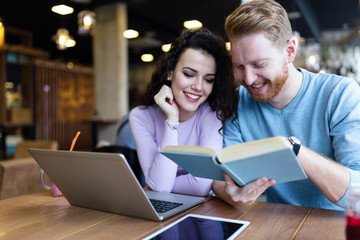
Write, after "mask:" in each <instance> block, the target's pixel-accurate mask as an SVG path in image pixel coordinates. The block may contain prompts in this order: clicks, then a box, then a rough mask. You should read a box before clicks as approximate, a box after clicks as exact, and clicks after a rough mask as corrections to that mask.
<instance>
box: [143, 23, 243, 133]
mask: <svg viewBox="0 0 360 240" xmlns="http://www.w3.org/2000/svg"><path fill="white" fill-rule="evenodd" d="M188 48H192V49H195V50H201V51H205V52H206V53H208V54H210V55H211V56H213V57H214V59H215V62H216V75H215V81H214V86H213V90H212V92H211V94H210V95H209V97H208V98H207V100H206V101H207V102H208V104H209V106H210V107H211V109H212V110H213V111H215V112H216V116H217V118H218V119H219V120H221V122H222V128H221V129H223V128H224V125H225V121H226V120H228V119H230V118H231V117H233V118H232V119H234V118H235V117H236V116H237V104H238V91H237V90H236V84H235V75H234V71H233V65H232V62H231V57H230V53H229V51H228V50H227V49H226V46H225V41H224V39H223V38H222V37H220V36H219V35H217V34H215V33H212V32H211V31H209V30H208V29H206V28H199V29H196V30H189V29H185V30H183V31H182V33H181V35H180V36H179V37H178V38H177V39H176V40H175V41H174V42H173V43H172V44H171V48H170V50H169V51H168V52H167V53H163V54H162V55H161V56H160V59H159V61H158V62H157V65H156V68H155V70H154V72H153V74H152V77H151V82H150V83H149V85H148V86H147V90H146V92H145V93H144V95H143V96H142V97H141V98H140V99H139V105H143V106H150V105H152V104H155V101H154V96H155V95H156V94H157V93H158V92H159V91H160V88H161V87H162V86H163V85H164V84H165V85H167V86H169V87H171V81H168V80H167V77H168V76H169V73H170V72H171V71H172V70H174V69H175V66H176V64H177V63H178V60H179V58H180V56H181V54H182V53H183V52H184V51H185V50H186V49H188ZM221 129H220V130H221Z"/></svg>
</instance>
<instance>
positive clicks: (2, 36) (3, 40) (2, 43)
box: [0, 18, 5, 47]
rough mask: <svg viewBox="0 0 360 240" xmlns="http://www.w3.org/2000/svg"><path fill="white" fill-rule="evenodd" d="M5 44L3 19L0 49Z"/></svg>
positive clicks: (0, 28)
mask: <svg viewBox="0 0 360 240" xmlns="http://www.w3.org/2000/svg"><path fill="white" fill-rule="evenodd" d="M4 44H5V28H4V24H3V23H2V19H1V18H0V47H2V46H3V45H4Z"/></svg>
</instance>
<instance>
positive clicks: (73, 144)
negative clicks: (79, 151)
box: [70, 131, 80, 152]
mask: <svg viewBox="0 0 360 240" xmlns="http://www.w3.org/2000/svg"><path fill="white" fill-rule="evenodd" d="M79 135H80V131H77V133H76V135H75V137H74V139H73V140H72V143H71V147H70V152H71V151H72V150H73V148H74V146H75V143H76V140H77V139H78V137H79Z"/></svg>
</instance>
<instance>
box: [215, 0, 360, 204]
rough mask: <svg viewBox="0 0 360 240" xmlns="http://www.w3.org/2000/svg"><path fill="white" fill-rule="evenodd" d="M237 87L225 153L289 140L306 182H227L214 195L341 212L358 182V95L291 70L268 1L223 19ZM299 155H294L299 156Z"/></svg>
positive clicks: (290, 43)
mask: <svg viewBox="0 0 360 240" xmlns="http://www.w3.org/2000/svg"><path fill="white" fill-rule="evenodd" d="M225 29H226V33H227V36H228V38H229V40H230V42H231V53H232V59H233V64H234V67H235V73H236V76H237V78H238V79H239V81H240V83H241V87H240V88H239V93H240V99H239V105H238V110H239V113H238V117H237V118H236V119H235V121H229V122H228V123H227V125H226V127H225V129H224V146H228V145H232V144H236V143H240V142H248V141H254V140H258V139H263V138H267V137H273V136H285V137H290V136H295V137H296V138H297V139H298V140H300V141H301V143H300V142H299V141H298V140H296V138H294V137H291V138H289V148H293V149H294V152H295V154H297V158H298V160H299V162H300V164H301V166H302V167H303V169H304V171H305V172H306V174H307V176H308V179H306V180H300V181H294V182H289V183H281V184H276V182H275V180H271V179H267V178H266V176H264V178H261V179H258V180H256V181H254V182H252V183H250V184H248V185H246V186H244V187H238V186H236V185H235V184H234V182H233V181H232V180H231V179H230V178H229V177H228V176H227V175H225V182H218V181H214V183H213V190H214V192H215V194H216V195H217V196H218V197H220V198H222V199H224V200H225V201H227V202H229V203H230V204H233V205H241V204H249V203H253V202H254V201H255V200H256V199H257V197H258V196H259V195H261V194H262V193H263V192H264V191H265V190H266V198H267V201H268V202H276V203H286V204H293V205H301V206H309V207H319V208H327V209H337V210H344V207H345V201H346V199H347V190H348V186H349V184H350V183H351V182H355V181H360V172H359V170H360V87H359V85H358V84H357V83H356V82H355V81H354V80H352V79H348V78H344V77H340V76H336V75H331V74H314V73H310V72H308V71H306V70H304V69H296V68H295V67H294V65H293V61H294V59H295V56H296V47H295V41H294V40H293V39H291V36H292V30H291V25H290V22H289V19H288V17H287V13H286V11H285V10H284V9H283V7H281V5H280V4H278V3H277V2H275V1H273V0H268V1H262V0H254V1H252V2H249V3H247V4H244V5H241V6H240V7H239V8H237V9H236V10H235V11H234V12H233V13H232V14H231V15H229V16H228V17H227V19H226V23H225ZM299 147H300V148H299Z"/></svg>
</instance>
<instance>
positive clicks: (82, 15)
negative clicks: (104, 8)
mask: <svg viewBox="0 0 360 240" xmlns="http://www.w3.org/2000/svg"><path fill="white" fill-rule="evenodd" d="M77 17H78V25H79V28H78V33H79V34H80V35H87V34H90V35H92V34H93V33H94V30H95V13H94V12H92V11H89V10H83V11H81V12H79V13H78V15H77Z"/></svg>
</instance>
